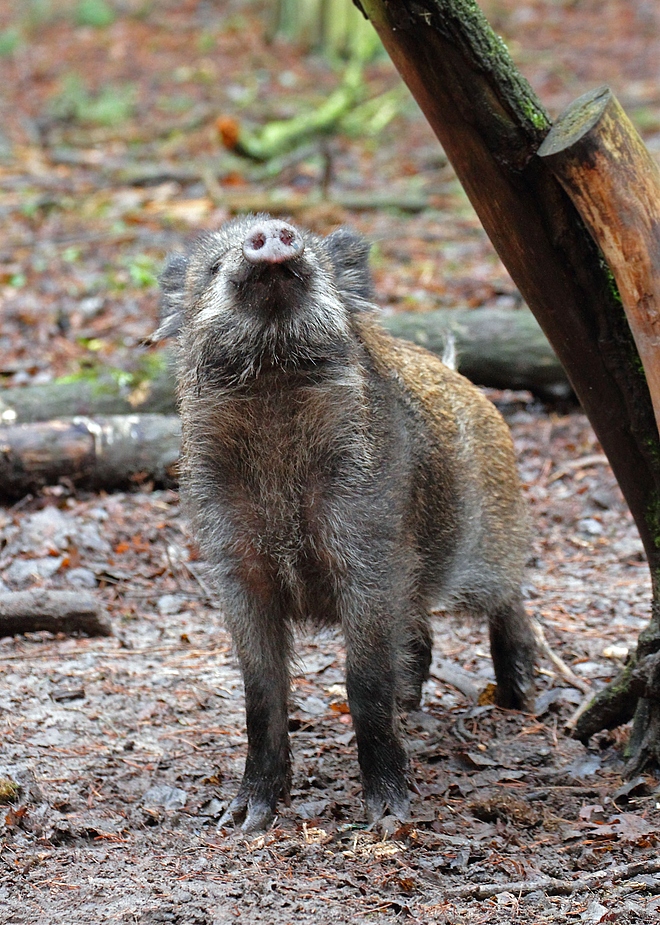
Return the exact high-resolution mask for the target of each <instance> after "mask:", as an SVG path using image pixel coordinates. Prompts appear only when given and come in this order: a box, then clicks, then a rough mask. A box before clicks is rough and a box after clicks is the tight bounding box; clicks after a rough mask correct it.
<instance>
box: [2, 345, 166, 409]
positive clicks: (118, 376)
mask: <svg viewBox="0 0 660 925" xmlns="http://www.w3.org/2000/svg"><path fill="white" fill-rule="evenodd" d="M151 356H152V357H153V360H152V362H151V363H150V364H149V365H150V369H149V370H148V371H146V370H144V369H142V368H141V367H142V363H141V360H138V361H137V362H136V364H135V368H134V369H133V370H111V369H108V370H105V369H100V370H99V371H98V374H97V375H95V376H92V375H91V374H89V375H86V376H85V377H84V378H77V377H70V378H69V377H67V378H64V379H56V380H55V381H54V382H48V383H45V384H44V385H32V386H25V387H24V388H17V389H2V390H0V423H2V424H29V423H32V422H34V421H52V420H55V419H56V418H67V417H74V416H76V415H84V416H85V415H86V416H89V417H98V416H99V415H105V414H167V413H171V412H173V411H174V398H173V394H172V376H171V372H170V369H169V363H168V357H167V355H166V354H165V353H163V354H159V355H156V356H155V357H154V356H153V355H151Z"/></svg>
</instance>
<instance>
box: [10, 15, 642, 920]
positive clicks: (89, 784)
mask: <svg viewBox="0 0 660 925" xmlns="http://www.w3.org/2000/svg"><path fill="white" fill-rule="evenodd" d="M484 8H485V10H486V12H487V14H488V16H489V17H490V19H491V21H492V22H493V23H494V24H495V26H496V28H497V30H498V32H500V33H502V34H503V35H504V36H505V38H506V39H507V41H508V42H509V45H510V48H511V50H512V53H513V55H514V58H515V59H516V61H517V62H518V64H519V66H520V67H521V69H522V70H523V73H524V74H525V75H526V76H527V77H528V79H529V80H530V82H531V83H532V85H533V86H534V89H535V90H536V91H537V92H538V94H539V95H540V97H541V98H542V100H543V101H544V102H545V104H546V105H547V106H548V108H549V110H550V111H551V115H552V116H556V115H557V114H558V112H559V111H560V110H561V108H562V107H563V106H564V105H566V104H567V103H569V102H570V101H571V100H572V99H574V98H575V97H576V96H578V95H580V94H581V93H582V92H585V91H586V90H588V89H591V88H593V87H594V86H597V85H598V84H600V83H603V82H608V83H609V84H610V85H611V86H612V87H613V89H614V90H615V92H616V93H617V95H618V97H619V99H620V100H621V102H622V103H623V105H624V107H625V108H626V109H627V111H628V112H629V113H630V114H631V115H632V116H633V119H634V120H635V121H636V124H637V125H638V128H639V129H640V131H641V132H642V134H643V135H644V137H645V140H646V141H647V144H648V146H649V148H650V149H651V150H652V151H653V152H654V153H660V65H659V64H658V62H660V54H659V51H660V12H658V11H657V5H656V4H655V3H653V2H644V0H636V2H631V0H627V2H626V0H605V2H603V0H572V2H557V0H536V2H522V3H521V2H516V3H513V2H511V0H501V2H495V0H492V2H488V3H485V4H484ZM94 9H96V11H97V13H96V20H95V21H96V23H97V25H92V24H90V16H91V19H92V20H94V15H93V13H94ZM103 9H104V5H103V4H99V3H89V2H87V3H73V2H71V3H62V4H59V5H58V7H57V12H53V9H52V8H51V7H50V5H49V4H46V3H42V2H37V0H33V2H30V3H26V4H24V5H21V7H20V12H18V11H17V5H16V4H14V3H11V2H8V0H0V67H1V68H2V74H3V78H2V83H3V96H2V98H1V99H0V216H1V220H2V229H3V236H2V241H1V242H0V257H1V261H2V262H1V264H0V306H1V307H0V311H1V313H2V326H1V328H0V376H2V379H3V382H4V384H5V386H6V387H7V388H21V387H23V386H26V385H29V384H33V383H39V382H50V381H52V380H53V379H56V378H58V377H61V376H65V375H80V374H81V371H82V372H83V373H84V372H85V371H87V372H89V371H93V370H94V369H95V368H97V367H98V366H99V365H100V364H104V365H112V366H114V367H115V368H119V369H121V368H122V366H123V365H127V364H129V363H130V360H131V358H132V357H134V355H135V354H136V352H139V351H145V350H147V349H148V348H146V347H144V346H142V342H143V340H144V338H145V337H147V336H148V335H149V334H150V333H151V331H152V330H153V328H154V326H155V322H156V317H157V289H156V286H155V278H156V275H157V272H158V269H159V267H160V265H161V263H162V260H163V257H164V255H165V253H166V252H167V251H168V250H169V249H171V248H174V247H176V246H177V244H178V243H180V242H181V241H182V240H185V239H186V238H187V237H189V236H190V235H191V234H194V233H196V232H197V231H198V230H199V229H203V228H211V227H217V225H219V224H220V223H221V222H222V221H224V220H225V219H226V218H227V217H228V216H229V215H230V214H231V213H232V212H233V211H235V210H240V209H241V208H242V207H246V208H254V207H255V206H254V204H255V203H257V205H259V204H260V207H262V208H265V209H273V210H279V209H285V210H287V212H288V213H291V212H292V213H293V214H294V218H295V220H296V221H298V222H300V224H302V225H304V226H307V227H311V228H312V229H313V230H315V231H317V232H322V233H325V232H327V231H329V230H331V229H333V228H335V227H337V225H339V224H350V225H352V226H354V227H357V228H358V229H359V230H361V231H362V232H363V233H364V234H365V235H367V236H368V237H369V238H370V239H371V240H372V241H373V242H374V253H373V262H372V263H373V271H374V278H375V284H376V289H377V293H378V298H379V302H380V304H382V305H383V306H384V307H385V308H386V309H387V310H392V311H396V310H397V309H399V308H405V309H408V310H410V309H417V310H420V311H423V310H425V309H428V308H438V307H446V308H449V309H450V308H453V307H466V306H475V307H476V306H482V305H486V306H487V305H505V304H506V305H511V306H515V305H517V304H519V296H518V294H517V292H516V290H515V287H514V285H513V283H512V282H511V280H510V278H509V277H508V274H507V273H506V271H505V270H504V268H503V266H502V265H501V263H500V262H499V260H498V259H497V257H496V256H495V255H494V253H493V251H492V249H491V247H490V244H489V243H488V241H487V239H486V238H485V235H484V233H483V231H482V230H481V227H480V225H479V222H478V220H477V219H476V217H475V215H474V213H473V212H472V210H471V207H470V206H469V204H468V202H467V200H466V199H465V197H464V195H463V194H462V192H461V190H460V188H459V187H458V185H457V182H456V180H455V178H454V176H453V174H452V171H451V168H450V167H449V166H448V165H447V164H446V162H445V159H444V157H443V154H442V151H441V150H440V149H439V147H438V146H437V143H436V142H435V141H434V138H433V136H432V135H431V132H430V130H429V129H428V127H427V126H426V125H425V123H424V121H423V119H422V117H421V116H420V114H419V112H418V110H417V109H416V108H415V107H414V106H413V105H412V104H409V103H405V102H404V103H402V107H401V110H400V112H399V114H398V115H397V116H396V118H395V119H394V121H393V122H391V123H390V124H389V126H387V127H386V128H385V129H384V130H382V131H381V132H380V133H379V134H378V135H375V136H373V137H365V136H364V134H360V133H358V134H356V135H351V134H350V133H348V130H347V131H346V132H344V133H338V134H336V135H333V136H332V137H331V138H329V139H327V140H326V141H325V142H324V143H323V144H320V143H314V142H312V143H310V144H309V145H308V146H307V148H306V149H305V150H304V151H303V152H302V153H301V152H298V153H297V154H296V155H291V156H290V157H288V158H284V159H283V160H282V161H280V162H279V163H278V164H276V168H277V169H276V170H275V169H273V170H271V171H270V172H269V170H268V169H267V167H265V166H263V165H255V164H249V163H248V164H246V163H245V162H244V161H243V160H241V159H240V158H238V157H237V156H235V155H233V154H230V153H229V152H227V151H224V150H223V149H222V147H221V144H220V140H219V124H225V125H226V120H227V119H231V120H235V121H239V122H241V123H242V122H245V123H246V124H252V125H253V126H254V125H258V124H259V123H263V122H265V121H267V120H269V119H273V118H282V117H285V116H287V115H291V114H293V113H295V112H299V111H301V108H302V109H304V108H305V107H309V108H313V107H314V106H316V105H318V103H319V102H320V101H322V100H323V99H324V98H325V97H326V96H327V94H328V93H329V92H330V91H331V90H332V89H333V88H334V87H336V85H337V83H338V81H339V77H338V74H337V71H336V70H333V68H332V67H331V66H330V65H329V64H328V63H327V62H326V61H324V60H323V59H322V58H320V57H317V56H304V55H302V54H301V53H300V51H299V50H297V49H296V48H294V47H293V46H291V45H287V44H286V43H284V42H279V41H278V42H276V43H275V44H270V45H269V44H267V43H266V42H265V41H264V27H263V15H262V10H261V9H260V7H259V5H258V4H254V3H247V2H245V0H232V2H226V3H223V4H207V3H202V2H196V0H195V2H193V0H187V2H174V0H171V2H165V0H163V2H155V0H154V2H146V3H145V2H142V0H140V2H137V0H135V2H131V0H124V2H122V3H119V2H117V3H116V4H114V5H113V9H114V10H115V15H114V16H112V17H111V19H112V20H113V21H111V22H110V21H108V22H107V23H106V24H105V25H102V24H99V23H100V20H99V15H100V14H99V12H98V11H99V10H101V12H103ZM85 10H87V12H85ZM90 10H91V11H92V12H91V13H90V12H89V11H90ZM367 75H368V87H369V92H370V93H371V94H372V95H375V94H377V93H379V92H384V91H386V90H388V89H392V88H394V87H395V86H396V85H397V80H398V78H397V77H396V74H395V73H394V71H393V69H392V67H391V65H389V64H388V63H387V62H386V61H385V60H380V61H377V62H376V63H375V64H373V65H372V66H370V67H369V69H368V72H367ZM218 120H225V121H224V122H222V123H219V122H218ZM271 166H272V165H271ZM322 188H323V189H325V190H326V193H327V195H326V196H325V197H323V196H321V195H320V190H321V189H322ZM339 194H341V195H339ZM349 195H354V196H355V197H356V203H355V204H354V205H360V208H357V207H352V208H349V207H348V206H347V205H346V202H347V197H348V196H349ZM342 197H343V198H342ZM357 197H361V199H360V202H359V203H358V202H357ZM340 200H341V202H340ZM278 203H280V205H279V206H278ZM282 203H284V205H281V204H282ZM420 203H421V205H420ZM491 397H492V398H493V399H494V400H495V401H496V402H497V403H498V405H499V406H500V408H501V410H502V411H503V412H504V414H505V416H506V417H507V420H508V421H509V424H510V426H511V428H512V431H513V435H514V440H515V443H516V448H517V452H518V459H519V464H520V471H521V475H522V478H523V482H524V486H525V492H526V495H527V498H528V501H529V506H530V511H531V518H532V522H533V524H534V545H533V549H532V550H531V551H530V561H529V569H528V575H527V587H526V597H527V602H528V604H527V606H528V610H529V612H530V614H532V615H533V616H534V617H535V618H536V619H538V621H539V622H540V623H541V624H542V625H543V627H544V630H545V634H546V637H547V639H548V642H549V643H550V645H551V647H552V648H553V649H554V651H555V652H556V653H557V654H558V655H560V656H561V658H562V659H563V660H564V661H565V662H566V663H567V664H568V665H570V667H571V668H572V670H573V672H574V673H575V675H577V676H578V679H579V683H578V682H574V683H577V685H578V686H577V687H575V686H572V685H571V683H569V682H568V681H567V680H566V679H564V678H563V677H562V676H560V675H558V674H557V670H556V668H555V666H554V665H553V664H552V663H550V662H548V661H545V660H542V661H541V663H540V665H539V671H538V678H537V688H538V697H537V702H536V709H535V715H523V714H520V713H515V712H506V711H501V710H498V709H495V708H494V707H492V706H491V705H489V704H488V702H487V697H486V698H484V697H482V698H481V700H480V701H479V702H477V701H475V699H474V698H473V696H472V695H471V690H474V692H475V693H476V694H477V695H479V694H481V693H482V691H483V690H484V689H486V688H487V686H488V684H489V683H490V681H491V680H492V666H491V662H490V658H489V655H488V646H487V639H486V633H485V631H484V628H483V627H480V626H477V625H473V624H470V623H466V622H463V621H461V620H459V619H458V618H456V617H453V616H451V615H444V614H438V615H437V618H436V621H435V623H436V649H435V652H436V654H435V659H434V664H433V668H432V672H431V679H430V681H429V683H428V685H427V688H426V691H425V697H424V703H423V710H422V711H420V712H419V713H415V714H411V715H409V716H408V718H407V720H406V727H407V741H408V745H409V749H410V755H411V769H412V777H413V778H414V780H415V782H416V786H417V789H418V791H419V792H418V793H416V794H415V795H414V797H413V809H412V821H411V823H410V824H408V825H405V826H400V825H397V824H393V825H391V826H390V825H387V826H386V827H385V831H378V832H373V831H369V830H367V829H366V828H365V824H364V812H363V807H362V804H361V800H360V783H359V775H358V767H357V759H356V748H355V740H354V736H353V732H352V727H351V721H350V714H349V713H348V707H347V704H346V693H345V688H344V686H343V684H344V678H343V670H342V664H343V649H342V643H341V639H340V638H339V637H337V636H335V635H333V634H323V635H321V636H313V637H307V636H304V637H301V639H300V643H299V645H298V646H297V651H298V652H299V664H298V666H297V669H296V678H295V682H294V691H293V704H292V710H291V723H290V729H291V739H292V748H293V755H294V784H293V792H292V801H291V806H289V807H281V811H280V813H279V815H278V817H277V820H276V822H275V825H274V827H273V828H272V829H271V830H270V831H269V832H268V833H266V834H265V835H260V836H257V837H249V838H248V837H244V836H242V835H241V834H240V833H236V832H234V831H233V830H231V829H230V828H226V829H225V828H221V829H218V819H219V818H220V816H221V815H222V811H223V809H224V807H225V806H226V805H227V802H228V800H229V799H230V798H231V797H232V796H233V795H234V793H235V791H236V788H237V786H238V782H239V780H240V775H241V770H242V762H243V760H244V756H245V726H244V714H243V693H242V687H241V681H240V676H239V673H238V670H237V667H236V664H235V660H234V658H233V656H232V651H231V645H230V641H229V638H228V636H227V633H226V631H225V630H224V628H223V624H222V618H221V615H220V614H218V612H217V610H216V609H214V606H213V601H212V596H211V594H210V592H209V588H208V585H207V582H206V580H205V574H204V569H203V564H202V563H200V562H199V561H198V560H197V557H196V552H195V546H194V543H193V541H192V539H191V537H190V535H189V533H188V531H187V528H186V525H185V522H184V520H183V517H182V516H181V514H180V511H179V506H178V498H177V495H176V493H174V492H170V491H160V490H155V489H154V488H153V486H151V485H149V484H148V483H141V484H136V486H135V490H133V491H130V492H118V493H114V494H106V493H101V494H98V495H91V494H86V493H83V492H76V491H74V490H73V489H72V488H71V486H67V485H66V484H62V485H58V486H54V487H51V488H46V489H44V490H43V491H42V492H41V493H40V494H39V495H37V496H30V497H27V498H25V499H23V500H22V501H20V502H18V504H15V505H14V506H13V507H11V508H0V533H1V537H2V539H1V542H0V590H22V589H26V588H30V587H37V586H39V587H44V588H67V589H72V588H74V589H75V588H84V589H88V590H94V593H96V594H98V596H99V599H100V600H101V601H102V602H103V605H104V607H105V608H106V609H107V611H108V613H109V615H110V617H111V621H112V625H113V635H112V636H111V637H107V638H76V637H64V636H58V637H54V636H52V635H49V634H47V633H35V634H30V635H26V636H17V637H14V638H5V639H2V640H0V724H1V729H2V738H1V742H2V749H1V752H0V778H1V779H4V780H5V781H7V780H9V781H13V782H15V784H16V785H18V789H17V792H16V793H15V794H8V796H11V797H12V799H10V800H9V801H8V802H7V803H6V804H5V805H3V807H2V811H1V813H0V815H1V817H2V818H1V819H0V923H2V925H4V923H5V922H6V923H12V925H23V923H39V925H42V923H43V925H50V923H56V922H58V923H59V922H61V921H66V922H68V923H70V925H87V923H90V925H91V923H98V922H118V923H140V925H147V923H157V922H158V923H159V922H168V923H175V925H224V923H226V922H233V921H235V920H239V919H240V920H243V921H246V922H268V923H274V925H288V923H290V922H293V921H294V920H295V921H296V922H302V923H312V922H313V923H314V925H325V923H343V922H346V923H348V922H354V921H356V920H361V919H363V918H364V919H365V920H366V921H375V922H390V921H392V920H394V919H395V918H397V917H400V918H402V919H409V920H411V921H419V922H439V923H445V922H447V923H449V922H451V923H454V922H456V923H458V922H461V923H468V925H477V923H482V922H489V923H494V925H499V923H509V922H521V923H525V925H536V923H545V922H552V923H565V922H585V923H588V925H591V923H600V922H620V923H633V922H635V923H638V922H641V923H646V922H648V923H651V922H655V921H657V920H658V917H659V916H660V862H659V861H658V840H659V839H660V788H659V785H658V782H657V781H656V780H655V779H654V778H653V777H652V776H650V775H648V776H643V777H640V778H638V779H636V780H633V781H626V780H625V778H624V769H625V766H624V763H623V759H622V754H623V751H624V749H625V744H626V738H627V734H628V730H626V729H620V730H615V731H614V732H612V733H602V734H600V735H598V736H595V737H594V738H593V739H592V740H591V741H590V742H589V744H588V746H584V745H583V744H581V743H579V742H576V741H574V740H573V739H571V738H570V737H569V736H568V735H567V734H566V732H565V726H566V723H567V721H568V720H569V718H570V717H571V715H572V714H573V712H574V711H575V709H576V707H577V706H578V705H579V703H580V702H581V701H582V700H583V698H584V696H585V693H586V692H587V691H588V690H591V691H594V690H597V689H598V688H599V687H601V686H602V685H604V684H605V683H607V681H608V680H610V679H611V678H612V677H613V676H614V675H615V674H616V673H617V672H618V670H619V668H620V667H621V665H622V663H623V660H624V659H625V656H626V653H627V651H628V650H629V649H630V648H631V647H633V646H634V645H635V642H636V639H637V635H638V633H639V631H640V629H641V628H642V627H644V626H645V624H646V622H647V620H648V616H649V604H650V582H649V575H648V569H647V566H646V562H645V559H644V554H643V551H642V547H641V543H640V541H639V538H638V536H637V533H636V530H635V527H634V524H633V522H632V520H631V517H630V515H629V513H628V511H627V509H626V506H625V503H624V501H623V499H622V496H621V494H620V491H619V489H618V487H617V485H616V482H615V480H614V478H613V476H612V473H611V470H610V469H609V466H608V465H607V464H606V461H605V460H604V457H603V456H602V451H601V449H600V447H599V445H598V443H597V441H596V439H595V437H594V435H593V432H592V430H591V428H590V426H589V424H588V422H587V421H586V419H585V418H584V416H583V415H582V414H581V413H580V412H579V411H578V410H573V411H569V410H567V409H566V408H564V409H562V410H558V409H556V408H555V409H551V408H544V407H542V406H540V405H539V404H538V403H536V402H534V401H533V400H532V397H531V396H530V395H528V394H526V393H495V392H491ZM448 664H452V665H453V666H454V671H455V672H456V674H455V677H454V678H453V681H454V684H458V685H459V688H462V690H459V689H457V687H456V686H454V684H451V683H449V681H448V678H449V677H450V673H448V669H447V665H448ZM0 785H2V781H0ZM4 786H5V787H6V783H5V784H4Z"/></svg>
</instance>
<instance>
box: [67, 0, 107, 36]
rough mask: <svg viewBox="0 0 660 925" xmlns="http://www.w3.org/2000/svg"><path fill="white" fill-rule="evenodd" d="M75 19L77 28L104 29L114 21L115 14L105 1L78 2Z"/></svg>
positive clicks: (82, 0)
mask: <svg viewBox="0 0 660 925" xmlns="http://www.w3.org/2000/svg"><path fill="white" fill-rule="evenodd" d="M75 19H76V23H77V25H79V26H92V27H93V28H94V29H105V28H106V27H107V26H111V25H112V24H113V22H114V21H115V12H114V10H113V9H112V7H111V6H109V5H108V4H107V3H105V0H80V2H79V3H78V6H77V7H76V12H75Z"/></svg>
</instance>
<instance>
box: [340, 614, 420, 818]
mask: <svg viewBox="0 0 660 925" xmlns="http://www.w3.org/2000/svg"><path fill="white" fill-rule="evenodd" d="M343 623H344V634H345V636H346V648H347V653H346V688H347V690H348V702H349V705H350V709H351V716H352V717H353V725H354V727H355V737H356V739H357V747H358V760H359V763H360V771H361V774H362V787H363V795H364V801H365V804H366V809H367V818H368V820H369V822H370V823H375V822H378V820H379V819H381V818H382V817H383V816H384V815H386V814H387V813H391V814H392V815H394V816H396V817H397V818H399V819H400V820H402V821H405V820H406V819H407V818H408V815H409V805H410V799H409V795H408V782H407V776H406V772H407V768H408V761H407V757H406V753H405V750H404V748H403V745H402V743H401V739H400V736H399V732H398V706H397V696H396V694H397V670H396V653H395V649H394V646H395V639H394V633H393V631H392V620H391V616H390V615H389V614H387V613H386V612H382V613H373V612H372V613H370V614H369V615H365V614H362V615H360V617H359V618H353V619H349V620H345V621H343Z"/></svg>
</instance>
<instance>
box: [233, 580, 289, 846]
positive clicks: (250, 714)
mask: <svg viewBox="0 0 660 925" xmlns="http://www.w3.org/2000/svg"><path fill="white" fill-rule="evenodd" d="M233 598H234V599H233V601H231V613H230V614H229V615H228V617H227V622H228V624H229V629H230V632H231V635H232V638H233V640H234V645H235V647H236V652H237V655H238V659H239V663H240V667H241V671H242V673H243V683H244V686H245V712H246V721H247V736H248V753H247V758H246V761H245V771H244V773H243V780H242V781H241V785H240V787H239V790H238V794H237V795H236V797H235V798H234V799H233V800H232V802H231V804H230V805H229V807H228V809H227V811H226V812H225V814H224V816H223V817H222V819H221V820H220V824H224V823H225V822H227V821H230V820H232V819H233V821H234V822H235V823H237V824H239V823H242V829H243V831H245V832H258V831H263V830H264V829H266V828H268V826H269V825H270V823H271V822H272V820H273V816H274V815H275V809H276V806H277V801H278V800H279V799H280V797H282V796H283V797H284V798H285V799H286V798H288V795H289V790H290V786H291V757H290V752H289V734H288V713H287V704H288V697H289V669H288V659H289V650H290V645H289V630H288V626H287V622H286V617H285V615H284V614H282V612H281V608H280V607H279V606H278V604H277V602H276V601H270V602H269V606H264V603H265V602H264V601H263V600H260V601H255V600H254V598H252V600H249V599H248V598H247V597H246V596H245V595H244V594H238V595H237V594H234V595H233ZM228 606H229V602H228Z"/></svg>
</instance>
